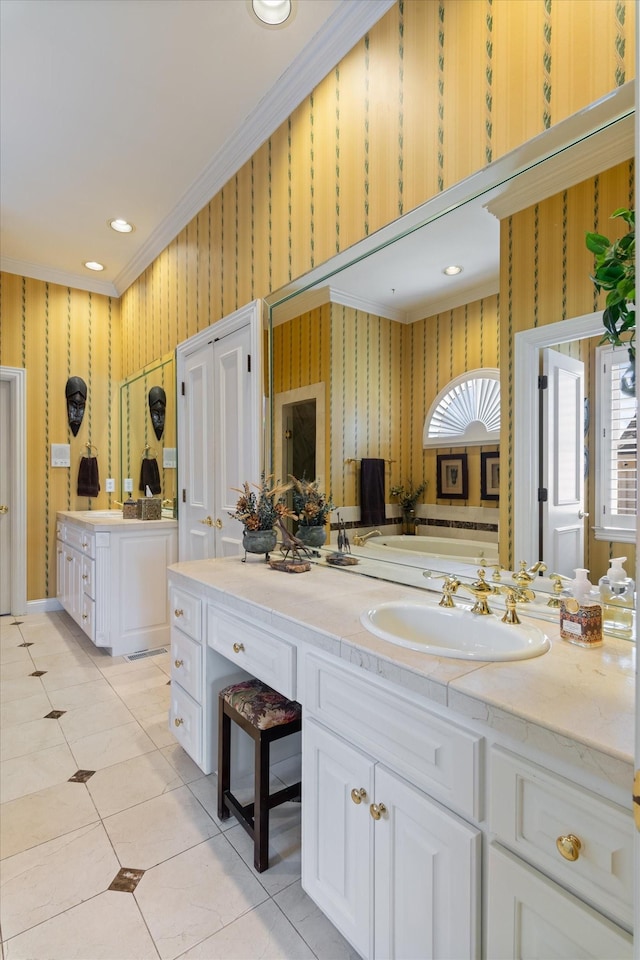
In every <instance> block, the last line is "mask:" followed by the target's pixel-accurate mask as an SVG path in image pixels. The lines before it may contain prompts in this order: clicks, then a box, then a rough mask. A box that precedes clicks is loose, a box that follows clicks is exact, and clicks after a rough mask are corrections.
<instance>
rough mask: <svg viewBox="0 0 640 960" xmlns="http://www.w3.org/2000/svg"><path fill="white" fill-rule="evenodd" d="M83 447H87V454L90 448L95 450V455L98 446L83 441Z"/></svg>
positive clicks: (89, 452)
mask: <svg viewBox="0 0 640 960" xmlns="http://www.w3.org/2000/svg"><path fill="white" fill-rule="evenodd" d="M85 447H86V448H87V453H88V454H89V456H90V455H91V451H92V450H95V452H96V455H97V453H98V448H97V447H96V446H95V445H94V444H93V443H85Z"/></svg>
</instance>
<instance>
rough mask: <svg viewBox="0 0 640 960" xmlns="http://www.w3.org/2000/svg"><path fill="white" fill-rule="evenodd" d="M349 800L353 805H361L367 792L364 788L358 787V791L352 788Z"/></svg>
mask: <svg viewBox="0 0 640 960" xmlns="http://www.w3.org/2000/svg"><path fill="white" fill-rule="evenodd" d="M351 799H352V800H353V802H354V803H362V801H363V800H366V799H367V791H366V790H365V788H364V787H360V789H359V790H356V788H355V787H354V788H353V790H352V791H351Z"/></svg>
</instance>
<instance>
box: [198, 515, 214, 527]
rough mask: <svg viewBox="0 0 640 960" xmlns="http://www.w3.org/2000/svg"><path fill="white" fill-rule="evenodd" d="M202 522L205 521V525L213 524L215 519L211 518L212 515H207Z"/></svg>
mask: <svg viewBox="0 0 640 960" xmlns="http://www.w3.org/2000/svg"><path fill="white" fill-rule="evenodd" d="M200 523H204V525H205V527H212V526H213V520H212V519H211V517H205V518H204V520H201V521H200Z"/></svg>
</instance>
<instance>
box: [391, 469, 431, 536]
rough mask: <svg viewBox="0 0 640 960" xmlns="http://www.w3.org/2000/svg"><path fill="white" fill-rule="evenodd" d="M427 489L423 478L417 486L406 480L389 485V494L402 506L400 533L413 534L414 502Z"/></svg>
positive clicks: (414, 530) (414, 523) (414, 521)
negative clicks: (392, 485)
mask: <svg viewBox="0 0 640 960" xmlns="http://www.w3.org/2000/svg"><path fill="white" fill-rule="evenodd" d="M426 489H427V483H426V481H425V480H423V481H422V483H419V484H418V486H417V487H414V486H413V483H412V482H411V481H410V480H408V481H407V484H406V486H405V484H404V483H400V484H397V485H396V486H394V487H391V496H392V497H395V498H396V499H397V501H398V503H399V504H400V507H401V508H402V531H401V532H402V533H403V534H410V535H413V534H415V532H416V503H417V502H418V500H419V499H420V497H421V496H422V494H423V493H424V491H425V490H426Z"/></svg>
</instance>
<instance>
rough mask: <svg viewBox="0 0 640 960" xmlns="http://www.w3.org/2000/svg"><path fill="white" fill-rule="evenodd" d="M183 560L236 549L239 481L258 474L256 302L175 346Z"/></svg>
mask: <svg viewBox="0 0 640 960" xmlns="http://www.w3.org/2000/svg"><path fill="white" fill-rule="evenodd" d="M177 370H178V489H179V496H180V503H179V510H178V513H179V555H180V560H205V559H209V558H211V557H224V556H234V555H237V554H239V553H240V552H241V550H242V527H241V524H240V523H239V522H238V521H237V520H233V519H232V518H231V517H230V516H229V513H230V512H231V513H232V512H233V510H234V509H235V504H236V501H237V499H238V496H239V494H238V492H237V488H238V487H240V486H241V485H242V483H243V482H244V481H245V480H248V481H250V482H253V483H257V482H258V481H259V479H260V465H261V454H262V396H263V383H262V320H261V310H260V301H257V300H256V301H254V302H253V303H250V304H248V305H247V306H246V307H243V308H241V309H240V310H236V311H235V313H233V314H230V315H229V316H228V317H225V318H223V319H222V320H219V321H218V322H217V323H215V324H213V325H212V326H211V327H209V328H208V329H207V330H204V331H202V332H201V333H199V334H196V336H194V337H191V338H190V339H189V340H187V341H185V343H183V344H180V346H179V347H178V349H177Z"/></svg>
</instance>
